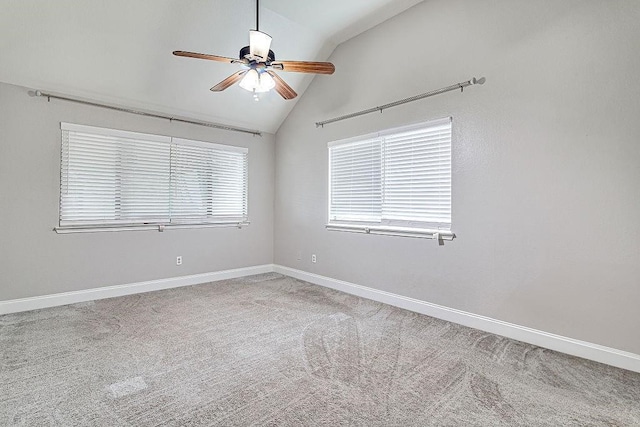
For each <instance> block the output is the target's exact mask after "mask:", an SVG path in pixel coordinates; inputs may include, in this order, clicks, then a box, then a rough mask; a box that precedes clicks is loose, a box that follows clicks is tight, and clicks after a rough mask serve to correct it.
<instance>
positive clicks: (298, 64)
mask: <svg viewBox="0 0 640 427" xmlns="http://www.w3.org/2000/svg"><path fill="white" fill-rule="evenodd" d="M271 66H272V67H273V68H274V69H276V70H282V71H290V72H294V73H314V74H333V72H334V71H335V70H336V67H335V66H334V65H333V64H332V63H331V62H311V61H277V62H273V63H271Z"/></svg>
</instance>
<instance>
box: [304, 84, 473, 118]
mask: <svg viewBox="0 0 640 427" xmlns="http://www.w3.org/2000/svg"><path fill="white" fill-rule="evenodd" d="M485 81H486V79H485V78H484V77H481V78H479V79H476V78H475V77H474V78H472V79H471V80H467V81H466V82H461V83H456V84H454V85H451V86H447V87H443V88H441V89H436V90H432V91H430V92H425V93H421V94H420V95H415V96H411V97H409V98H403V99H400V100H398V101H394V102H390V103H388V104H384V105H381V106H379V107H374V108H369V109H367V110H362V111H358V112H356V113H351V114H345V115H344V116H340V117H335V118H333V119H329V120H324V121H322V122H316V127H317V128H318V127H324V125H326V124H329V123H334V122H339V121H340V120H346V119H351V118H353V117H358V116H363V115H365V114H369V113H375V112H376V111H379V112H381V113H382V110H386V109H387V108H391V107H396V106H398V105H402V104H406V103H407V102H413V101H417V100H419V99H423V98H427V97H429V96H433V95H439V94H441V93H445V92H450V91H452V90H458V89H460V91H461V92H462V91H464V88H465V87H467V86H471V85H476V84H478V85H481V84H484V82H485Z"/></svg>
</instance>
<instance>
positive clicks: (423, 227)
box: [325, 116, 456, 240]
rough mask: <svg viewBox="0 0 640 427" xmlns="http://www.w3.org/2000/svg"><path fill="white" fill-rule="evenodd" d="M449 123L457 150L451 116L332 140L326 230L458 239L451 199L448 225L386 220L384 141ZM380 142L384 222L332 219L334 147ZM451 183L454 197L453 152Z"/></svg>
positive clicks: (381, 206) (451, 140)
mask: <svg viewBox="0 0 640 427" xmlns="http://www.w3.org/2000/svg"><path fill="white" fill-rule="evenodd" d="M447 121H448V123H449V125H450V129H451V138H450V140H449V149H450V150H452V147H453V139H454V132H453V117H451V116H448V117H444V118H441V119H435V120H429V121H424V122H419V123H415V124H410V125H405V126H399V127H394V128H390V129H385V130H382V131H379V132H374V133H370V134H365V135H359V136H355V137H351V138H346V139H341V140H336V141H331V142H329V143H328V144H327V161H328V174H327V189H328V191H327V223H326V225H325V227H326V229H327V230H329V231H346V232H355V233H366V234H383V235H393V236H402V237H418V238H430V239H438V240H453V239H454V238H455V237H456V236H455V233H454V232H453V231H452V230H451V227H452V222H453V221H452V216H453V203H452V200H451V198H450V199H449V200H450V201H449V212H450V221H449V222H448V223H445V222H425V221H413V220H392V219H386V218H384V205H385V204H384V193H385V183H384V179H385V177H384V174H385V173H384V169H385V166H384V163H385V160H386V159H385V147H384V138H385V137H390V136H393V135H398V134H401V133H403V132H409V131H412V130H419V129H423V128H428V127H435V126H441V125H443V124H445V123H446V122H447ZM375 139H380V140H381V141H382V142H381V145H382V148H381V151H382V154H381V166H380V169H381V170H380V177H381V178H380V179H381V192H382V196H381V201H380V209H381V211H383V213H382V214H381V218H380V221H367V220H357V219H348V220H345V219H332V201H333V199H332V187H333V185H332V184H333V183H332V178H333V177H332V156H331V149H332V148H333V147H339V146H344V145H347V144H353V143H358V142H364V141H367V140H375ZM449 167H450V172H449V182H450V183H451V190H450V193H449V196H450V197H451V196H452V193H453V188H452V187H453V185H452V184H453V170H452V169H453V153H452V151H450V158H449Z"/></svg>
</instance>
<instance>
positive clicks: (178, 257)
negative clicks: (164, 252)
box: [176, 256, 182, 265]
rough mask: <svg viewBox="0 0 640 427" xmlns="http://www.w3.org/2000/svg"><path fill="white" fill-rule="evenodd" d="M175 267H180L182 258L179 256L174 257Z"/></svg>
mask: <svg viewBox="0 0 640 427" xmlns="http://www.w3.org/2000/svg"><path fill="white" fill-rule="evenodd" d="M176 265H182V257H181V256H177V257H176Z"/></svg>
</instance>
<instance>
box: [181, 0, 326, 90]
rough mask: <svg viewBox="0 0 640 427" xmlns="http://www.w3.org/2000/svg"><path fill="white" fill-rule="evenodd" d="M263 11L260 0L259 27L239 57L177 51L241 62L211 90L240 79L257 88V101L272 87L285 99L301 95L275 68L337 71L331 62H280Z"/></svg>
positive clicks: (249, 88) (250, 32) (296, 70)
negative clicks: (265, 27)
mask: <svg viewBox="0 0 640 427" xmlns="http://www.w3.org/2000/svg"><path fill="white" fill-rule="evenodd" d="M259 12H260V2H259V0H256V29H255V30H250V31H249V46H245V47H243V48H242V49H240V55H239V58H238V59H234V58H228V57H225V56H218V55H209V54H206V53H197V52H186V51H182V50H176V51H174V52H173V54H174V55H176V56H183V57H187V58H197V59H206V60H209V61H218V62H227V63H231V64H240V66H241V67H242V70H241V71H238V72H236V73H234V74H232V75H230V76H229V77H227V78H226V79H224V80H223V81H221V82H220V83H218V84H217V85H215V86H213V87H212V88H211V90H212V91H213V92H221V91H223V90H225V89H227V88H229V87H231V86H233V85H234V84H235V83H236V82H238V81H239V82H240V83H239V86H240V87H241V88H243V89H245V90H248V91H250V92H253V97H254V99H255V100H256V101H258V100H259V98H258V96H257V94H258V93H264V92H269V91H270V90H271V89H275V90H276V92H277V93H278V94H279V95H280V96H282V97H283V98H284V99H293V98H295V97H296V96H298V94H297V93H296V92H295V91H294V90H293V89H292V88H291V86H289V85H288V84H287V83H286V82H285V81H284V80H282V78H280V76H278V75H277V74H276V73H274V72H273V71H272V70H278V71H285V72H294V73H310V74H333V72H334V71H335V66H334V65H333V64H332V63H330V62H312V61H277V62H276V55H275V53H273V51H272V50H271V49H270V48H271V41H272V38H271V36H270V35H269V34H267V33H263V32H262V31H259V28H260V27H259V19H258V18H259Z"/></svg>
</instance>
